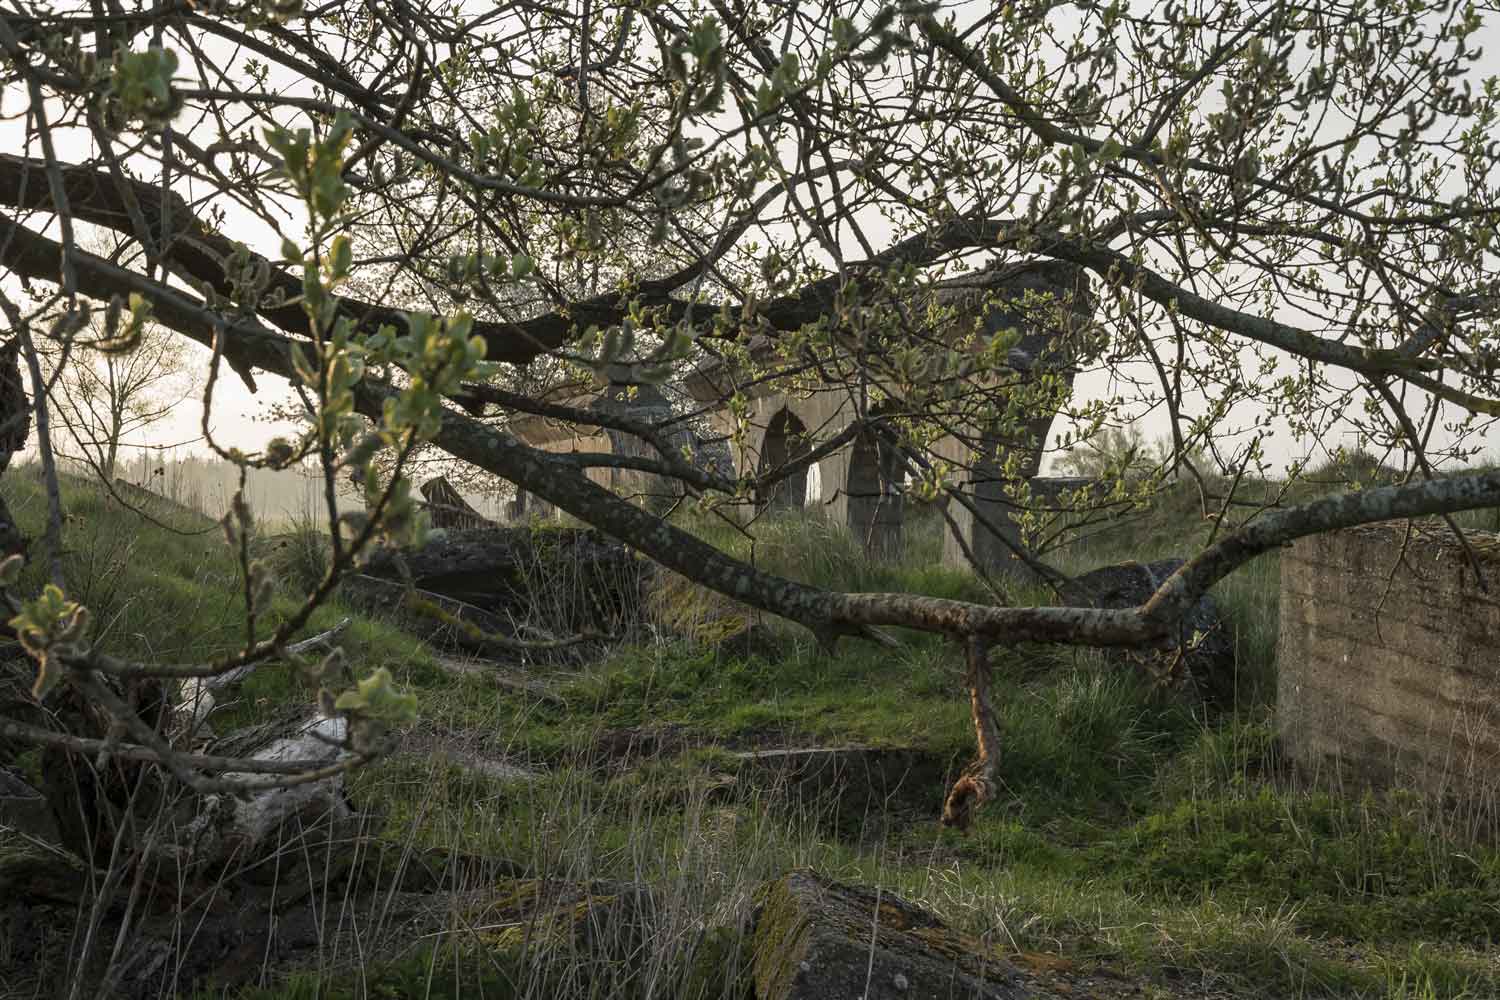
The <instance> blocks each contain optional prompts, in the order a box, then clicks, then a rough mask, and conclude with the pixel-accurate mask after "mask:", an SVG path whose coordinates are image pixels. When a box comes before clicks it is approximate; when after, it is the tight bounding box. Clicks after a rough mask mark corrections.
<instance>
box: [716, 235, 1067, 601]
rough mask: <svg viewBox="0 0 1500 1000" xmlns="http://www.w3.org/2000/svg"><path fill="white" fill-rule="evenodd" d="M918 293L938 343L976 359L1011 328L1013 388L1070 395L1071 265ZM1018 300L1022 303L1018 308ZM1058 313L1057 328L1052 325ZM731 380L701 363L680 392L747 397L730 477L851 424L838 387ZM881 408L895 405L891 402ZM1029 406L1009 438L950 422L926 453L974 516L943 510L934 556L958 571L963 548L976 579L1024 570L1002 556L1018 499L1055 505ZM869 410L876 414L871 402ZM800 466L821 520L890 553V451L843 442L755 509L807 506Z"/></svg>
mask: <svg viewBox="0 0 1500 1000" xmlns="http://www.w3.org/2000/svg"><path fill="white" fill-rule="evenodd" d="M928 294H930V295H931V297H932V300H933V301H932V303H931V304H934V305H936V306H938V307H940V308H941V309H943V310H945V311H948V310H951V316H952V318H951V321H950V322H951V325H952V331H953V332H952V336H951V340H950V342H954V343H956V342H959V341H960V340H963V339H964V338H969V337H970V335H971V334H974V336H973V337H972V338H971V339H970V340H969V341H968V343H969V345H970V346H969V349H971V350H974V351H975V352H976V353H977V352H979V351H983V350H985V349H986V348H987V347H988V345H989V344H990V342H991V340H992V339H993V338H994V336H995V335H997V334H999V333H1001V332H1003V331H1005V330H1007V329H1015V330H1017V331H1018V332H1019V333H1020V340H1019V341H1018V342H1017V343H1016V344H1015V345H1014V346H1013V347H1012V348H1011V349H1010V351H1009V353H1008V355H1007V358H1006V361H1007V364H1008V366H1009V367H1010V368H1011V369H1012V370H1013V371H1014V372H1017V373H1019V374H1021V376H1022V380H1023V382H1028V381H1031V380H1034V379H1036V378H1039V377H1040V376H1041V375H1043V374H1044V373H1045V374H1046V375H1049V376H1051V377H1053V378H1055V379H1057V380H1059V381H1060V383H1061V385H1062V386H1064V387H1065V389H1068V390H1070V389H1071V387H1072V382H1073V367H1072V364H1071V361H1072V357H1073V354H1074V346H1075V344H1076V342H1077V338H1076V336H1074V335H1075V334H1076V333H1077V332H1078V331H1079V330H1081V329H1084V328H1085V327H1086V326H1087V325H1088V322H1089V320H1090V318H1091V317H1092V313H1093V304H1092V298H1091V296H1090V293H1089V290H1088V283H1087V279H1086V277H1085V276H1084V274H1083V271H1082V269H1080V268H1078V267H1075V266H1073V265H1070V264H1064V263H1060V262H1034V263H1026V264H1020V265H1008V266H1005V267H999V268H995V269H992V270H985V271H980V272H976V273H975V274H971V275H967V276H965V277H963V278H959V279H955V280H952V281H948V282H943V283H941V284H939V285H937V286H936V287H935V288H934V289H933V290H932V291H931V292H930V293H928ZM1027 300H1029V302H1028V301H1027ZM1023 303H1026V304H1029V305H1031V306H1033V308H1032V309H1030V310H1028V309H1027V308H1026V307H1025V305H1023ZM1039 303H1040V305H1038V304H1039ZM1059 304H1060V306H1061V308H1060V309H1059V308H1058V307H1057V306H1058V305H1059ZM1042 313H1045V314H1049V315H1050V316H1051V317H1053V319H1054V322H1050V323H1043V322H1039V321H1038V320H1037V318H1036V317H1037V315H1038V314H1042ZM1058 318H1060V319H1061V321H1060V322H1056V320H1057V319H1058ZM770 346H771V345H770V344H769V343H768V342H762V343H760V344H752V345H751V353H752V357H755V356H756V355H760V356H761V357H758V358H757V360H762V358H764V357H769V355H770V354H771V351H770ZM742 380H743V375H742V373H741V372H740V371H738V370H737V369H736V368H735V367H734V366H731V365H722V364H721V365H715V366H711V367H704V368H701V369H699V370H698V371H697V372H695V373H694V374H693V375H692V376H691V377H690V378H689V379H688V380H687V387H688V390H689V391H690V392H691V393H692V395H693V396H694V398H695V399H697V400H698V401H699V402H700V403H705V404H713V403H716V402H720V401H722V400H724V399H727V398H728V397H729V396H730V395H732V394H734V393H735V392H736V390H738V391H739V392H740V393H741V394H742V395H744V396H746V397H748V399H749V400H750V413H749V423H750V433H749V434H748V436H747V439H746V440H745V441H744V443H743V446H742V447H741V449H740V450H739V453H738V454H737V455H736V456H735V462H736V466H737V471H738V472H739V474H741V475H748V474H762V473H764V472H766V471H769V470H773V469H776V468H778V467H779V466H781V465H782V464H783V463H784V462H786V461H788V460H790V459H795V458H797V457H798V456H799V455H805V454H806V453H807V452H808V451H809V449H810V448H811V447H812V444H811V442H813V441H815V440H826V439H827V438H829V437H832V436H835V435H837V434H839V433H840V432H841V431H843V430H844V429H846V428H847V427H848V426H849V424H850V423H851V422H852V421H854V420H855V418H856V411H857V407H856V406H855V403H854V400H853V399H852V398H851V393H850V391H849V389H848V387H847V386H844V385H837V384H835V385H811V386H801V387H799V388H798V389H797V390H796V391H788V390H787V389H785V388H784V380H762V381H758V382H755V383H753V384H748V385H741V384H740V382H741V381H742ZM803 381H805V380H803ZM887 395H889V394H887ZM888 405H890V406H891V407H892V408H894V409H899V403H898V402H892V403H890V404H888ZM1030 409H1031V412H1030V414H1029V416H1028V417H1027V418H1026V419H1025V421H1024V423H1023V425H1022V427H1021V429H1020V432H1019V434H1018V433H1017V432H1016V431H1015V430H1014V429H1012V430H1011V431H1009V432H1006V431H1003V430H1001V429H999V428H984V427H967V426H960V427H956V428H954V431H953V433H952V434H950V435H948V436H946V437H944V438H943V439H941V440H939V441H938V442H937V443H936V445H935V446H934V447H933V448H932V449H931V453H932V454H933V456H934V457H936V458H939V459H943V460H946V461H948V462H949V463H951V464H952V466H953V467H955V468H956V469H959V470H961V472H960V475H961V476H962V480H961V482H960V483H959V485H960V487H961V489H962V490H963V492H964V493H965V494H966V495H967V496H968V497H969V498H971V499H972V501H973V504H974V508H975V510H976V511H977V512H978V514H979V517H975V514H974V512H971V511H970V510H969V509H968V508H967V507H965V506H963V505H961V504H957V503H950V504H949V506H948V511H949V514H950V515H951V516H952V518H953V520H954V522H955V524H956V526H957V533H954V532H953V531H950V533H949V534H950V537H949V542H948V545H947V546H946V549H945V561H947V562H949V563H951V564H954V565H968V560H967V558H966V557H965V554H964V549H965V548H967V549H968V550H969V551H970V552H972V553H973V555H974V558H975V561H976V562H978V563H979V564H980V565H981V566H982V567H983V568H984V569H985V570H986V571H988V572H998V573H1002V574H1009V575H1022V574H1024V572H1025V569H1024V563H1022V562H1020V561H1019V560H1017V558H1016V556H1015V554H1014V546H1015V545H1016V544H1017V543H1018V542H1019V540H1020V530H1019V527H1018V525H1017V521H1016V516H1015V515H1016V514H1017V513H1018V512H1019V510H1020V506H1019V501H1018V496H1020V495H1021V494H1023V493H1026V492H1037V493H1045V494H1047V495H1046V496H1045V497H1044V500H1045V501H1046V502H1055V501H1056V500H1057V496H1056V494H1057V493H1058V492H1059V490H1055V489H1049V488H1048V482H1049V481H1041V480H1037V479H1036V476H1037V472H1038V470H1039V468H1040V466H1041V460H1042V448H1043V445H1044V444H1045V443H1046V440H1047V434H1048V432H1049V431H1050V430H1051V427H1052V422H1053V420H1054V419H1055V417H1056V415H1057V411H1056V409H1055V408H1052V407H1046V408H1042V409H1036V408H1030ZM871 412H872V414H873V415H878V414H879V412H880V407H879V405H877V406H875V407H874V408H872V410H871ZM713 419H714V422H715V425H716V429H717V430H718V432H719V433H720V434H721V435H723V436H724V437H726V438H727V437H729V436H731V434H732V432H733V430H734V420H735V418H734V416H733V415H732V414H730V413H728V412H727V411H725V410H722V409H721V410H719V411H717V412H716V413H715V414H714V416H713ZM812 468H816V470H817V471H816V473H814V478H815V479H816V480H818V481H820V483H821V490H820V492H821V499H820V501H819V503H818V506H819V508H820V509H821V510H822V511H823V513H824V515H825V516H826V517H828V518H830V519H831V520H832V521H834V522H835V523H838V524H844V525H846V526H847V527H848V529H849V531H850V532H851V533H852V534H853V535H854V536H855V537H856V538H858V539H860V541H861V542H862V543H863V544H864V547H865V549H866V551H867V552H869V553H870V554H871V555H872V556H875V557H881V556H887V555H890V554H894V553H898V552H899V551H900V549H901V541H902V539H901V535H902V521H903V514H904V512H903V509H902V507H903V499H902V490H901V487H902V485H903V481H904V478H905V473H904V470H903V469H902V468H901V464H900V460H899V456H898V455H897V454H895V453H894V449H892V448H891V447H890V446H889V445H888V444H887V443H886V442H885V441H884V440H883V439H877V438H874V437H870V436H860V437H858V438H856V440H855V441H854V442H853V443H852V444H851V445H849V446H848V447H845V448H843V449H840V450H839V451H837V452H835V453H833V454H831V455H828V456H826V457H824V458H821V459H819V460H818V462H817V463H816V464H815V466H813V467H810V468H809V469H806V470H801V471H799V472H797V473H796V474H795V475H792V476H791V477H789V478H787V479H785V480H783V481H782V482H781V483H779V484H777V485H776V486H775V487H774V488H773V489H771V490H768V491H767V494H766V495H765V496H761V497H756V498H755V506H756V509H757V511H763V510H766V509H771V510H778V509H795V508H802V507H805V506H807V505H808V483H809V472H811V470H812ZM1030 482H1035V483H1036V484H1037V488H1036V490H1035V491H1025V490H1022V489H1021V487H1022V485H1023V484H1026V483H1030Z"/></svg>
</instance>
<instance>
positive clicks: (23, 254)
mask: <svg viewBox="0 0 1500 1000" xmlns="http://www.w3.org/2000/svg"><path fill="white" fill-rule="evenodd" d="M7 222H8V220H6V219H5V218H4V217H3V216H0V245H3V246H4V247H5V251H4V254H3V256H0V263H3V264H5V265H6V266H10V267H12V268H13V269H16V270H18V271H21V272H22V273H26V267H24V266H22V265H25V264H27V263H28V262H29V263H30V264H31V265H33V266H36V267H38V268H39V270H34V271H32V273H34V274H36V275H37V276H39V277H45V276H46V274H48V273H55V272H49V271H48V270H47V268H48V267H51V268H55V267H56V257H55V256H53V255H52V254H53V253H55V249H56V247H57V244H56V243H55V242H53V241H51V240H48V239H47V238H46V237H43V236H40V235H39V234H35V233H31V232H30V231H29V230H27V229H25V228H24V227H20V226H16V225H14V224H13V223H11V224H9V225H7ZM11 237H16V238H15V239H11ZM44 262H45V263H44ZM77 263H78V267H79V276H80V281H81V282H82V283H83V285H84V288H85V290H86V291H88V292H89V293H90V294H97V295H100V296H101V297H107V296H108V295H110V294H112V293H114V292H119V293H122V294H124V293H127V292H130V291H138V292H140V293H141V294H143V295H146V296H147V297H148V298H150V299H151V301H152V303H153V306H154V310H153V315H154V317H155V318H156V319H157V320H158V321H159V322H161V323H163V324H164V325H166V326H168V327H171V328H173V329H176V330H178V331H179V332H182V333H185V334H187V335H188V336H190V337H192V338H193V339H195V340H198V341H199V342H200V343H205V344H207V343H212V342H213V337H214V332H215V329H216V328H217V327H219V326H223V327H224V328H225V329H226V330H228V331H229V332H230V333H232V336H230V337H228V338H226V341H227V342H226V345H225V348H226V354H228V355H229V356H231V357H236V358H238V360H239V362H240V363H241V364H245V365H249V366H253V367H255V368H258V369H260V370H262V371H267V372H270V373H272V374H276V375H280V376H282V377H284V378H291V377H292V375H293V372H292V366H291V361H290V346H291V343H292V341H291V339H290V338H287V337H283V336H281V335H279V334H277V333H275V332H274V331H271V330H267V329H266V328H265V327H263V326H260V325H259V324H256V323H254V322H253V321H250V320H237V321H233V322H230V323H226V321H225V320H224V319H223V318H222V317H219V316H217V315H215V314H213V313H211V312H209V311H208V310H207V309H206V308H204V306H203V305H202V303H201V302H198V301H197V300H196V299H194V298H193V297H192V296H191V295H188V294H186V293H183V292H178V291H176V290H174V289H171V288H166V287H164V286H162V285H159V284H157V283H154V282H150V281H148V280H147V279H146V278H144V277H143V276H141V275H138V274H135V273H133V272H130V271H127V270H125V269H124V268H120V267H117V266H115V265H112V264H109V263H108V262H107V261H104V260H102V259H100V258H98V257H95V256H93V255H91V254H87V253H82V252H80V253H79V255H78V260H77ZM394 393H395V390H394V389H393V388H391V387H389V386H384V385H380V384H377V383H374V382H370V381H366V382H364V383H361V384H360V386H359V387H358V391H357V393H356V403H357V405H358V407H359V409H360V411H361V412H362V413H365V414H366V415H367V416H370V417H372V418H376V419H378V418H379V416H380V413H381V407H382V406H383V404H384V401H385V399H386V398H388V397H390V396H392V395H394ZM434 443H435V444H436V445H437V446H438V447H440V448H442V449H443V450H444V451H446V452H448V453H449V454H451V455H453V456H454V457H456V458H460V459H462V460H464V461H467V462H470V463H471V464H473V465H475V466H476V467H478V468H481V469H484V470H485V471H488V472H491V473H494V474H495V475H498V476H500V477H502V478H504V479H506V480H508V481H510V482H512V483H515V484H516V485H517V486H519V487H521V488H522V489H525V490H527V491H528V492H530V493H533V494H535V495H536V496H538V497H541V498H542V499H543V500H546V501H548V502H549V503H552V504H554V505H555V506H557V507H558V508H560V509H561V510H563V511H565V512H567V513H568V514H571V515H573V516H574V517H577V518H579V519H580V520H582V521H584V522H585V523H587V524H591V525H593V526H594V527H596V528H598V529H600V530H602V531H605V532H607V533H609V534H611V535H614V536H615V537H616V538H619V539H620V540H621V541H623V542H625V543H626V544H627V545H630V546H631V547H632V548H635V549H636V550H638V551H640V552H642V553H643V554H645V555H647V556H649V557H650V558H651V559H653V560H655V561H656V562H659V563H661V564H662V565H664V566H666V567H668V568H669V569H673V570H675V571H677V572H679V573H682V574H683V575H684V576H687V577H688V578H689V579H692V580H694V581H696V582H697V583H699V584H700V585H702V586H705V587H707V588H709V589H711V590H715V591H717V592H719V593H721V594H724V595H725V596H727V597H730V598H733V599H735V600H737V601H740V602H742V603H744V604H748V605H751V606H752V607H755V608H758V609H760V610H763V611H768V612H770V613H772V614H776V615H779V616H781V617H784V618H787V619H789V620H791V621H795V622H798V623H800V624H802V625H805V626H807V627H808V628H810V629H813V630H814V631H815V632H819V633H821V634H824V635H829V634H832V635H840V634H842V635H852V634H861V633H863V631H864V630H865V629H866V628H867V627H869V626H881V625H894V626H904V627H907V628H913V629H918V630H921V631H926V632H937V633H943V634H949V635H956V636H963V635H983V636H988V637H990V638H991V639H992V640H993V641H995V642H1004V643H1012V642H1024V641H1039V642H1053V643H1063V644H1068V645H1091V646H1118V645H1131V644H1135V643H1139V642H1144V641H1149V640H1152V639H1155V638H1157V637H1159V636H1161V635H1163V634H1166V632H1167V630H1168V629H1169V628H1170V626H1171V625H1172V624H1173V623H1174V622H1175V621H1176V620H1177V619H1178V618H1179V617H1180V616H1181V615H1182V614H1183V613H1184V612H1185V611H1186V610H1187V609H1188V608H1190V607H1191V606H1192V605H1193V603H1194V602H1195V601H1197V599H1198V598H1199V597H1200V596H1202V594H1203V593H1204V592H1205V591H1206V590H1207V589H1208V588H1209V587H1211V586H1212V585H1213V584H1214V583H1216V582H1218V581H1219V580H1220V579H1222V578H1223V577H1224V576H1226V575H1227V574H1229V573H1230V572H1232V571H1233V570H1234V569H1236V568H1238V567H1239V566H1241V565H1243V564H1244V563H1245V562H1247V561H1249V560H1250V559H1252V558H1254V557H1255V556H1257V555H1259V554H1261V553H1262V552H1265V551H1267V550H1269V549H1271V548H1275V547H1277V546H1279V545H1282V544H1284V543H1287V542H1290V541H1292V540H1293V539H1295V538H1299V537H1301V536H1304V535H1309V534H1316V533H1319V532H1323V531H1329V530H1333V529H1336V528H1346V527H1353V526H1355V525H1360V524H1368V523H1371V522H1375V521H1383V520H1390V519H1394V518H1406V517H1420V516H1424V515H1431V514H1442V513H1452V512H1456V511H1460V510H1472V509H1476V508H1480V507H1490V506H1500V470H1497V471H1493V472H1486V473H1474V474H1470V475H1466V476H1459V477H1455V478H1453V479H1444V480H1432V481H1427V482H1422V483H1416V484H1409V485H1406V486H1390V487H1381V488H1378V489H1372V490H1365V491H1362V492H1359V493H1352V494H1341V495H1338V496H1334V497H1329V498H1326V499H1323V500H1318V501H1314V502H1312V503H1309V504H1305V505H1302V506H1300V507H1293V508H1289V509H1286V510H1281V511H1274V512H1271V513H1267V514H1265V515H1263V516H1262V517H1260V518H1258V519H1257V520H1255V521H1254V522H1252V523H1251V524H1249V525H1247V526H1246V527H1244V528H1242V529H1240V530H1239V531H1238V532H1236V533H1235V534H1233V535H1231V536H1229V537H1227V538H1224V539H1223V540H1221V541H1219V542H1218V543H1216V544H1214V545H1213V546H1212V547H1210V548H1209V549H1207V550H1205V551H1204V552H1202V553H1200V554H1199V555H1198V556H1197V557H1195V558H1194V559H1192V560H1190V561H1189V562H1188V563H1187V564H1186V565H1185V566H1183V567H1182V569H1180V570H1179V571H1178V572H1177V573H1176V574H1174V575H1173V576H1172V577H1170V578H1169V579H1168V580H1167V581H1166V582H1165V583H1163V585H1162V587H1161V588H1160V589H1159V590H1158V591H1157V593H1156V595H1154V596H1153V597H1152V598H1151V600H1150V601H1148V602H1147V603H1146V604H1145V605H1143V606H1142V607H1141V608H1136V609H1126V610H1110V609H1099V608H1058V607H1044V608H997V607H991V606H988V605H979V604H972V603H968V602H964V601H953V600H946V599H942V598H934V597H924V596H921V595H913V594H848V593H837V592H830V591H825V590H820V589H818V588H815V587H810V586H807V585H806V584H802V583H797V582H795V581H792V580H787V579H784V578H781V577H778V576H774V575H772V574H769V573H765V572H763V571H761V570H759V569H756V568H755V567H753V566H751V565H749V564H747V563H744V562H741V561H740V560H737V559H734V558H732V557H730V556H728V555H726V554H724V553H723V552H721V551H719V550H718V549H716V548H714V547H713V546H711V545H709V544H708V543H706V542H704V541H702V540H701V539H699V538H697V537H696V536H694V535H691V534H689V533H687V532H685V531H683V530H682V529H680V528H677V527H674V526H673V525H671V524H667V523H665V522H663V521H661V520H660V519H659V518H657V517H655V516H654V515H652V514H650V513H649V512H647V511H644V510H641V509H640V508H638V507H635V506H634V505H632V504H630V503H628V502H626V501H625V500H622V499H621V498H619V497H618V496H616V495H615V494H614V493H612V492H610V491H609V490H607V489H605V488H604V487H602V486H599V485H597V484H595V483H593V482H591V481H590V480H589V479H588V478H587V476H585V475H583V474H582V473H581V472H580V471H578V470H576V469H570V468H568V467H567V466H565V465H562V464H560V463H558V462H556V461H553V460H552V459H551V458H550V456H548V455H547V454H546V453H545V452H542V451H539V450H537V449H535V448H531V447H529V446H527V445H524V444H522V443H521V442H519V441H517V440H515V439H514V438H512V437H510V436H509V435H506V434H504V433H502V432H500V431H497V430H495V429H494V428H491V427H489V426H487V425H485V424H483V423H481V422H479V421H477V420H474V419H472V418H470V417H467V416H464V415H462V414H459V413H455V412H452V411H449V412H448V413H447V414H446V415H445V416H444V419H443V424H442V427H441V429H440V430H439V432H438V434H437V437H436V439H435V441H434Z"/></svg>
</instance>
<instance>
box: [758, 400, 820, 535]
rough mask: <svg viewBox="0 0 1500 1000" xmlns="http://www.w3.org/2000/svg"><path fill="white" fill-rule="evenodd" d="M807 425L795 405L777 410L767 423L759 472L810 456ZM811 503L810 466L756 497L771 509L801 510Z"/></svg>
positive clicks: (762, 505) (762, 506)
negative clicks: (794, 408) (808, 490)
mask: <svg viewBox="0 0 1500 1000" xmlns="http://www.w3.org/2000/svg"><path fill="white" fill-rule="evenodd" d="M810 447H811V446H810V445H809V444H808V439H807V425H806V424H804V423H803V422H802V421H801V420H800V419H799V418H798V417H797V415H796V414H795V413H793V412H792V410H791V407H788V406H783V407H782V408H781V409H779V410H777V411H776V412H775V413H774V414H773V415H772V416H771V419H770V421H769V422H768V423H767V424H766V436H765V438H764V440H762V442H761V446H760V463H759V465H758V466H757V469H756V474H757V475H762V476H763V475H765V474H766V473H769V472H774V471H775V470H777V469H779V468H781V467H782V466H783V465H785V464H786V463H787V462H789V461H791V460H792V459H794V458H800V457H802V456H803V455H806V454H807V452H808V451H809V450H810ZM806 502H807V469H806V468H802V469H799V470H797V471H796V472H794V473H793V474H792V475H790V476H788V477H786V478H785V479H783V480H781V481H779V482H777V483H775V484H773V485H771V486H770V487H768V488H767V489H766V490H765V491H764V492H763V493H762V494H761V495H760V496H758V497H756V506H758V507H760V508H761V509H763V510H766V511H768V512H774V511H778V510H801V509H802V506H803V504H805V503H806Z"/></svg>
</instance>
